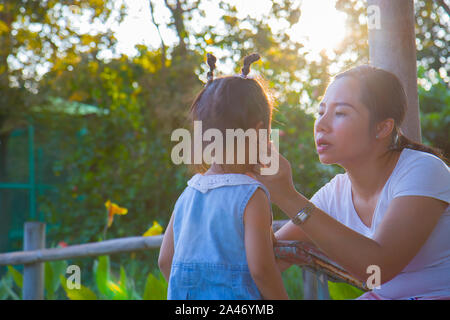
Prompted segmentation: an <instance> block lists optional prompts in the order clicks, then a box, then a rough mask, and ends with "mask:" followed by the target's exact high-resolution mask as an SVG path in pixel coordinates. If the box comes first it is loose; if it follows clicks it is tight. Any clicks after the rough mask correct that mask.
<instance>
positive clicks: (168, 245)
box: [158, 214, 174, 281]
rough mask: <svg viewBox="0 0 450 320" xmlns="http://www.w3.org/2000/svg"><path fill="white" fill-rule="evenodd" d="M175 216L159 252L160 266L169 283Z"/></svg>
mask: <svg viewBox="0 0 450 320" xmlns="http://www.w3.org/2000/svg"><path fill="white" fill-rule="evenodd" d="M173 252H174V248H173V214H172V216H171V217H170V221H169V224H168V226H167V228H166V232H165V233H164V238H163V241H162V244H161V249H160V250H159V257H158V266H159V269H160V270H161V272H162V274H163V276H164V278H166V281H169V277H170V269H171V268H172V258H173Z"/></svg>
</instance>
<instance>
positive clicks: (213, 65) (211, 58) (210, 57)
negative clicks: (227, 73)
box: [206, 53, 217, 84]
mask: <svg viewBox="0 0 450 320" xmlns="http://www.w3.org/2000/svg"><path fill="white" fill-rule="evenodd" d="M216 61H217V59H216V57H215V56H213V55H212V54H211V53H207V54H206V62H207V63H208V66H209V72H208V74H207V75H206V76H207V79H208V83H207V84H210V83H211V82H212V81H213V78H214V69H216Z"/></svg>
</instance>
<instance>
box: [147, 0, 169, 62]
mask: <svg viewBox="0 0 450 320" xmlns="http://www.w3.org/2000/svg"><path fill="white" fill-rule="evenodd" d="M148 2H149V5H150V17H151V18H152V23H153V24H154V25H155V26H156V30H158V35H159V39H160V40H161V51H162V52H161V67H162V69H164V68H165V67H166V45H165V43H164V39H163V37H162V35H161V31H160V30H159V24H158V23H156V20H155V16H154V14H153V11H154V10H153V3H152V0H149V1H148ZM166 5H167V4H166Z"/></svg>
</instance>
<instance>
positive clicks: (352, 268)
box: [281, 193, 448, 283]
mask: <svg viewBox="0 0 450 320" xmlns="http://www.w3.org/2000/svg"><path fill="white" fill-rule="evenodd" d="M307 204H308V200H307V199H306V198H305V197H304V196H303V195H301V194H299V193H297V194H296V195H291V196H290V197H289V198H287V199H286V201H285V203H284V206H283V208H281V209H282V210H283V211H284V212H285V213H286V214H287V215H288V216H289V217H291V218H292V217H294V216H295V215H296V214H297V213H298V212H299V211H300V210H301V209H302V208H304V207H305V206H306V205H307ZM447 206H448V204H447V203H446V202H444V201H441V200H437V199H434V198H429V197H423V196H403V197H398V198H395V199H394V200H393V201H392V202H391V204H390V206H389V208H388V210H387V212H386V214H385V216H384V219H383V221H382V222H381V224H380V225H379V226H378V228H377V232H376V234H375V235H374V238H373V239H370V238H367V237H365V236H363V235H361V234H360V233H358V232H356V231H353V230H352V229H350V228H348V227H346V226H345V225H343V224H342V223H340V222H338V221H337V220H335V219H333V218H332V217H330V216H329V215H328V214H326V213H325V212H323V211H322V210H320V209H318V208H316V209H314V211H313V213H312V215H311V216H310V217H309V218H308V219H307V220H306V222H305V223H303V224H302V225H301V226H300V228H301V230H302V231H303V232H304V233H305V234H307V235H308V237H309V238H310V239H313V242H314V244H315V245H316V246H317V247H318V248H319V249H320V250H322V251H323V252H324V253H325V254H327V255H328V257H330V259H332V260H334V261H335V262H337V263H338V264H340V265H341V266H342V267H344V268H345V269H346V270H347V271H349V272H350V273H352V274H353V275H355V276H356V277H357V278H359V279H360V280H362V281H366V280H367V278H368V277H369V276H370V274H368V273H367V268H368V267H369V266H370V265H376V266H378V267H379V268H380V271H381V275H380V276H381V283H384V282H387V281H389V280H391V279H392V278H393V277H395V276H396V275H397V274H398V273H399V272H400V271H402V270H403V268H404V267H405V266H406V265H407V264H408V263H409V262H410V261H411V260H412V258H414V256H415V255H416V254H417V253H418V252H419V250H420V248H421V247H422V246H423V245H424V243H425V241H426V240H427V238H428V236H429V235H430V234H431V232H432V231H433V229H434V227H435V226H436V224H437V222H438V220H439V218H440V216H441V215H442V213H443V212H444V210H445V209H446V207H447ZM296 227H297V226H295V225H293V224H292V225H291V226H290V227H289V226H287V227H286V228H290V229H292V228H296ZM297 228H298V227H297Z"/></svg>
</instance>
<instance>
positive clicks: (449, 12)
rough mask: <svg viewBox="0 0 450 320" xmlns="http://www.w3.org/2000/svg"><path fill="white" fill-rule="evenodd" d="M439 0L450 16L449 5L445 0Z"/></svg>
mask: <svg viewBox="0 0 450 320" xmlns="http://www.w3.org/2000/svg"><path fill="white" fill-rule="evenodd" d="M437 2H438V3H439V5H440V6H441V7H442V8H444V10H445V11H446V12H447V14H448V15H449V16H450V8H449V7H448V5H447V4H446V3H445V1H444V0H437Z"/></svg>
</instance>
